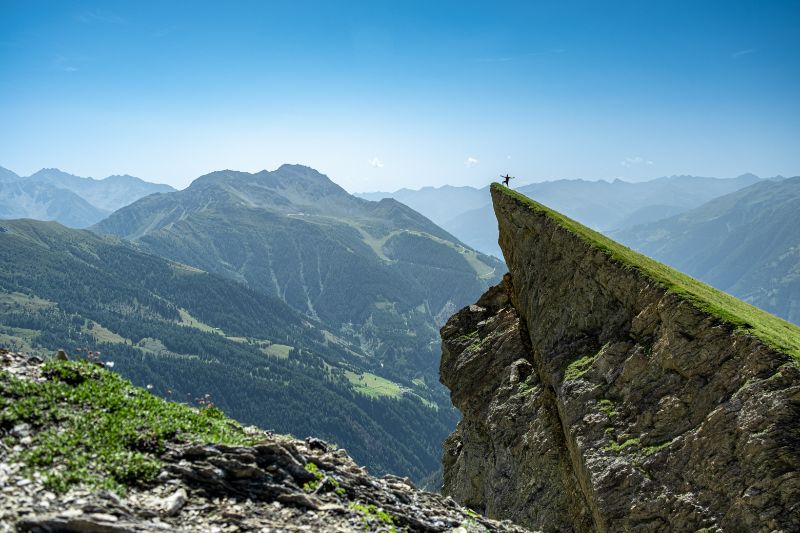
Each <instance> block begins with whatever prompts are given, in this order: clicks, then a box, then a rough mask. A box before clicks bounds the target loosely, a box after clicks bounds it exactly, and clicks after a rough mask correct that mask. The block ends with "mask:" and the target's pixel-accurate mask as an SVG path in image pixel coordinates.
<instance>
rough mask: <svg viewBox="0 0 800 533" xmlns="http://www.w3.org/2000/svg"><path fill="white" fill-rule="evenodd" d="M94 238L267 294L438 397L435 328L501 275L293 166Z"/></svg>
mask: <svg viewBox="0 0 800 533" xmlns="http://www.w3.org/2000/svg"><path fill="white" fill-rule="evenodd" d="M94 229H95V230H96V231H98V232H101V233H107V234H113V235H117V236H120V237H124V238H126V239H131V240H133V241H134V242H136V243H137V244H139V245H140V246H141V247H142V248H143V249H145V250H148V251H150V252H152V253H155V254H158V255H161V256H163V257H167V258H169V259H173V260H176V261H180V262H183V263H186V264H189V265H192V266H195V267H198V268H202V269H203V270H207V271H210V272H215V273H218V274H222V275H224V276H227V277H230V278H232V279H236V280H240V281H244V282H246V283H247V284H248V285H249V286H250V287H252V288H253V289H255V290H258V291H261V292H264V293H267V294H272V295H275V296H277V297H279V298H281V299H282V300H283V301H285V302H286V303H287V304H289V305H290V306H291V307H292V308H293V309H294V310H296V311H298V312H300V313H302V314H303V315H305V316H307V317H309V318H312V319H314V320H319V321H320V322H322V323H323V324H326V325H327V326H328V327H330V328H331V329H332V330H334V331H335V332H336V333H337V334H338V335H341V336H343V337H345V338H347V339H348V340H349V341H350V342H352V343H354V344H356V345H358V346H360V348H361V349H362V350H363V351H364V352H365V353H366V354H367V355H368V357H369V360H368V363H367V364H368V365H370V368H372V369H373V371H375V372H377V373H379V374H381V375H383V376H384V377H388V378H390V379H396V380H403V381H407V380H409V379H419V380H422V381H424V382H425V383H428V384H435V385H434V387H435V388H437V389H439V386H438V383H437V379H436V366H437V361H438V350H439V344H438V341H437V338H438V334H437V332H438V328H439V326H441V325H442V324H443V323H444V320H446V318H447V317H448V316H449V315H450V314H452V313H453V312H454V311H455V310H457V309H458V308H460V307H461V306H463V305H465V304H466V303H467V302H469V301H470V300H471V299H473V298H475V297H476V296H477V295H478V294H480V292H481V291H482V290H483V289H484V288H485V287H487V286H489V285H490V284H492V283H494V282H496V280H498V279H499V277H500V276H501V275H502V273H503V272H502V270H503V267H502V263H501V262H500V261H498V260H496V259H494V258H491V257H488V256H485V255H483V254H480V253H477V252H475V251H474V250H472V249H470V248H468V247H467V246H465V245H464V244H462V243H461V242H459V241H458V240H457V239H455V238H454V237H452V236H451V235H450V234H448V233H447V232H445V231H444V230H442V229H441V228H439V227H438V226H436V225H435V224H433V223H432V222H431V221H430V220H428V219H426V218H425V217H423V216H422V215H420V214H419V213H417V212H415V211H413V210H412V209H410V208H408V207H406V206H405V205H403V204H401V203H399V202H397V201H395V200H390V199H386V200H382V201H380V202H370V201H366V200H363V199H359V198H356V197H354V196H351V195H349V194H348V193H347V192H346V191H345V190H344V189H342V188H341V187H339V186H338V185H336V184H335V183H333V182H332V181H331V180H330V179H328V178H327V177H326V176H324V175H322V174H320V173H318V172H317V171H315V170H313V169H310V168H308V167H304V166H300V165H284V166H282V167H280V168H279V169H278V170H276V171H273V172H269V171H262V172H259V173H256V174H248V173H244V172H235V171H221V172H215V173H212V174H208V175H206V176H203V177H201V178H198V179H197V180H195V181H194V182H193V183H192V185H191V186H189V187H188V188H187V189H185V190H183V191H179V192H176V193H171V194H164V195H155V196H150V197H147V198H143V199H142V200H140V201H138V202H136V203H134V204H132V205H130V206H128V207H126V208H123V209H121V210H119V211H117V212H116V213H114V214H113V215H112V216H110V217H109V218H108V219H106V220H104V221H102V222H101V223H99V224H98V225H97V226H95V227H94ZM442 400H444V396H442Z"/></svg>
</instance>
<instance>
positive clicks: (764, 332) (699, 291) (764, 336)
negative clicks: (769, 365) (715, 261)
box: [492, 183, 800, 362]
mask: <svg viewBox="0 0 800 533" xmlns="http://www.w3.org/2000/svg"><path fill="white" fill-rule="evenodd" d="M492 189H493V190H494V191H497V192H499V193H502V194H505V195H506V196H508V197H511V198H514V199H516V200H518V201H520V202H521V203H522V204H523V205H525V206H527V207H528V208H529V209H530V210H531V211H534V212H535V213H538V214H541V215H544V216H546V217H548V218H549V219H551V220H553V221H554V222H556V223H557V224H558V225H560V226H561V227H563V228H564V229H566V230H568V231H569V232H571V233H573V234H574V235H576V236H578V237H579V238H581V239H582V240H584V241H586V242H587V243H589V244H590V245H592V246H594V247H596V248H598V249H600V250H602V251H603V252H605V253H606V254H608V255H609V256H610V257H611V258H613V259H615V260H616V261H619V262H620V263H622V264H623V265H625V266H627V267H629V268H633V269H636V270H637V271H639V272H641V273H642V274H644V275H645V276H647V277H648V278H650V279H651V280H653V281H655V282H657V283H658V284H659V285H661V286H663V287H665V288H667V289H668V290H670V291H673V292H675V293H677V294H679V295H681V296H683V297H685V298H687V299H688V300H690V301H691V302H692V303H694V305H695V306H696V307H697V308H699V309H701V310H702V311H705V312H707V313H709V314H711V315H713V316H715V317H717V318H719V319H721V320H723V321H724V322H727V323H729V324H731V325H733V326H734V327H735V328H737V329H739V330H746V331H747V332H748V333H751V334H752V335H755V336H756V337H758V338H759V339H761V340H762V341H764V342H765V343H767V344H768V345H770V346H772V347H774V348H776V349H778V350H780V351H782V352H786V353H788V354H790V355H791V356H792V357H794V358H795V360H797V361H798V362H800V327H798V326H796V325H794V324H791V323H789V322H787V321H785V320H782V319H780V318H778V317H776V316H774V315H771V314H769V313H767V312H766V311H763V310H761V309H759V308H757V307H753V306H752V305H750V304H748V303H745V302H743V301H742V300H739V299H738V298H734V297H733V296H731V295H729V294H727V293H725V292H722V291H719V290H717V289H715V288H713V287H711V286H709V285H706V284H705V283H702V282H700V281H698V280H696V279H694V278H692V277H691V276H687V275H686V274H683V273H681V272H678V271H677V270H674V269H672V268H670V267H668V266H666V265H664V264H661V263H659V262H658V261H655V260H653V259H650V258H649V257H647V256H644V255H642V254H639V253H637V252H634V251H633V250H631V249H630V248H627V247H625V246H623V245H621V244H619V243H617V242H615V241H613V240H611V239H609V238H608V237H605V236H603V235H601V234H600V233H597V232H596V231H593V230H591V229H589V228H587V227H586V226H584V225H583V224H580V223H578V222H575V221H574V220H572V219H570V218H568V217H565V216H564V215H562V214H561V213H558V212H556V211H553V210H552V209H549V208H547V207H545V206H544V205H542V204H540V203H538V202H535V201H534V200H531V199H530V198H528V197H527V196H524V195H522V194H520V193H518V192H515V191H512V190H511V189H509V188H507V187H504V186H502V185H500V184H498V183H494V184H492Z"/></svg>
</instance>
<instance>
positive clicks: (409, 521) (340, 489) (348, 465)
mask: <svg viewBox="0 0 800 533" xmlns="http://www.w3.org/2000/svg"><path fill="white" fill-rule="evenodd" d="M42 368H43V367H42V361H41V360H39V359H37V358H30V357H27V356H25V355H22V354H19V353H14V352H8V351H5V350H0V393H2V392H3V391H4V388H3V386H2V385H3V384H4V383H5V384H6V385H7V384H8V383H10V382H12V381H13V382H15V383H16V382H17V380H24V381H25V382H30V383H41V382H44V381H47V380H49V379H52V376H50V374H49V372H48V371H46V370H45V371H43V370H42ZM141 393H144V391H141ZM130 394H139V392H134V391H132V390H131V391H130ZM16 402H19V403H20V404H25V405H28V406H30V405H33V404H35V400H33V399H32V398H30V397H29V398H25V397H22V398H12V397H11V396H4V395H2V394H0V532H6V531H9V532H10V531H21V532H36V533H45V532H105V533H132V532H136V533H140V532H151V531H161V532H198V533H200V532H202V533H207V532H213V531H216V532H235V531H258V532H299V531H306V532H323V531H324V532H332V533H336V532H356V531H360V532H363V531H376V532H378V531H381V532H385V533H388V532H400V531H408V532H425V533H434V532H445V531H454V532H457V533H468V532H469V533H479V532H484V533H485V532H498V533H501V532H506V533H524V531H525V530H523V529H522V528H520V527H517V526H515V525H513V524H511V523H510V522H497V521H494V520H490V519H487V518H484V517H482V516H479V515H477V514H475V513H472V512H470V511H468V510H467V509H464V508H463V507H461V506H459V505H457V504H456V502H455V501H453V499H452V498H448V497H444V496H442V495H439V494H433V493H429V492H424V491H421V490H418V489H416V488H414V486H413V485H412V483H411V482H410V480H409V479H408V478H400V477H397V476H392V475H386V476H383V477H374V476H371V475H369V474H368V473H367V471H366V469H364V468H362V467H360V466H358V465H357V464H356V463H354V462H353V460H352V459H351V458H350V457H349V456H348V454H347V453H346V452H345V450H343V449H337V448H335V447H334V446H331V445H328V444H326V443H324V442H323V441H320V440H319V439H313V438H309V439H306V440H305V441H302V440H298V439H294V438H291V437H288V436H281V435H274V434H271V433H267V432H263V431H260V430H257V429H256V428H252V427H251V428H248V429H247V431H248V432H249V433H250V435H251V436H253V438H254V439H255V440H257V443H256V444H254V445H252V446H230V445H222V444H208V445H199V444H191V443H187V442H181V441H180V440H179V439H175V440H174V441H171V442H168V443H167V444H166V449H165V450H163V452H162V453H160V454H159V461H160V465H161V467H160V473H159V475H158V476H157V477H156V478H155V479H154V480H152V481H148V482H135V481H132V482H131V483H130V484H128V485H127V486H126V487H125V490H124V491H122V492H120V491H117V492H112V491H110V490H92V489H88V488H86V487H85V486H83V485H75V486H72V487H71V488H70V489H69V490H68V491H66V492H61V493H59V492H57V491H56V490H55V489H53V488H52V487H49V486H48V484H47V481H46V478H47V476H48V474H49V473H50V472H48V471H41V470H40V469H36V468H32V467H31V465H30V464H26V463H24V462H23V461H21V460H19V459H20V457H21V456H22V455H24V452H25V449H26V447H27V448H28V449H29V448H30V447H31V446H32V445H36V444H37V443H38V442H39V441H40V440H41V437H42V435H43V434H44V432H45V431H46V429H45V427H44V426H43V425H42V423H43V421H42V420H39V419H36V421H37V422H36V423H30V424H29V423H14V424H13V425H9V424H7V422H8V421H9V420H12V416H11V415H12V413H11V411H14V404H15V403H16ZM73 415H74V416H79V415H80V414H79V413H67V414H62V415H61V416H73ZM45 418H48V419H49V418H50V416H49V415H48V416H47V417H45ZM48 421H49V422H52V421H50V420H48ZM230 423H233V422H232V421H231V422H230ZM8 443H10V444H8ZM75 446H76V447H79V446H80V443H76V444H75ZM57 468H58V467H56V469H57Z"/></svg>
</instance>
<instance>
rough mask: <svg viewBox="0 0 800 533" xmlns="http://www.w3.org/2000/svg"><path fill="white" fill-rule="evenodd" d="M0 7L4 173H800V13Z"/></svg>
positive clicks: (430, 179)
mask: <svg viewBox="0 0 800 533" xmlns="http://www.w3.org/2000/svg"><path fill="white" fill-rule="evenodd" d="M336 4H337V3H334V2H302V1H292V2H266V1H263V2H262V1H258V2H256V1H253V2H245V1H229V2H181V1H168V0H164V1H160V2H145V1H135V2H134V1H131V2H112V1H103V2H91V1H87V2H68V1H56V2H37V1H9V0H0V166H4V167H7V168H10V169H11V170H14V171H15V172H17V173H19V174H22V175H26V174H29V173H32V172H34V171H35V170H37V169H39V168H42V167H58V168H61V169H62V170H66V171H68V172H71V173H74V174H79V175H84V176H94V177H103V176H107V175H110V174H115V173H129V174H133V175H136V176H140V177H142V178H145V179H148V180H152V181H159V182H166V183H170V184H172V185H174V186H177V187H183V186H186V185H187V184H188V183H189V182H190V181H191V180H192V179H194V178H196V177H197V176H199V175H202V174H204V173H207V172H210V171H213V170H217V169H223V168H234V169H238V170H247V171H256V170H260V169H263V168H267V169H272V168H275V167H277V166H279V165H280V164H282V163H284V162H289V163H303V164H307V165H309V166H313V167H315V168H317V169H319V170H320V171H322V172H324V173H326V174H328V175H329V176H331V178H333V179H334V181H337V182H338V183H340V184H341V185H343V186H344V187H345V188H347V189H348V190H350V191H370V190H394V189H397V188H400V187H414V188H416V187H420V186H423V185H442V184H445V183H450V184H455V185H484V184H485V183H487V182H489V181H490V180H491V179H492V178H493V177H495V176H496V175H498V174H499V173H506V172H511V173H512V174H516V175H517V176H519V177H520V181H519V182H518V183H521V182H528V181H540V180H544V179H555V178H579V177H582V178H587V179H613V178H617V177H620V178H623V179H629V180H638V179H647V178H653V177H658V176H663V175H672V174H694V175H705V176H720V177H732V176H735V175H738V174H741V173H744V172H754V173H757V174H759V175H762V176H771V175H776V174H783V175H797V174H800V39H798V38H797V31H798V28H800V1H792V2H779V1H763V0H762V1H753V2H746V1H740V2H737V1H732V0H727V1H718V2H712V1H703V0H695V1H686V2H682V1H670V2H666V1H664V2H658V1H646V0H639V1H631V2H570V1H558V2H534V1H530V2H500V1H493V2H467V1H461V2H444V1H442V2H436V1H426V2H412V1H405V2H399V1H395V2H389V1H380V0H376V1H371V2H355V1H351V2H341V3H338V4H340V5H336Z"/></svg>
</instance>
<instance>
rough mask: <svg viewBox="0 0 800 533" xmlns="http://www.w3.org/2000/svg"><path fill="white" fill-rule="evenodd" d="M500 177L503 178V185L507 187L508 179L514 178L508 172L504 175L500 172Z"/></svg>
mask: <svg viewBox="0 0 800 533" xmlns="http://www.w3.org/2000/svg"><path fill="white" fill-rule="evenodd" d="M500 177H501V178H503V185H505V186H506V187H508V180H513V179H514V176H509V175H508V174H506V175H505V176H503V175H502V174H501V175H500Z"/></svg>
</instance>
